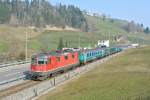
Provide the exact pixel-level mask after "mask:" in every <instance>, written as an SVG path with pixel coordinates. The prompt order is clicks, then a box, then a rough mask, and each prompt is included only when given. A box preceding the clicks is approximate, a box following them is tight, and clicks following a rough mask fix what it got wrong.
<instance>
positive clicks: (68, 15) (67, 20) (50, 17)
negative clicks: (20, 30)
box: [0, 0, 88, 31]
mask: <svg viewBox="0 0 150 100" xmlns="http://www.w3.org/2000/svg"><path fill="white" fill-rule="evenodd" d="M0 12H1V13H0V23H1V24H9V25H13V26H17V25H32V26H36V27H45V26H46V25H52V26H58V27H62V28H65V27H66V26H71V27H74V28H79V29H81V30H83V31H88V23H87V21H86V18H85V17H84V15H83V13H82V11H81V10H80V9H79V8H78V7H75V6H73V5H68V6H66V5H62V4H61V3H60V4H57V5H56V6H53V5H51V3H50V2H48V1H47V0H0Z"/></svg>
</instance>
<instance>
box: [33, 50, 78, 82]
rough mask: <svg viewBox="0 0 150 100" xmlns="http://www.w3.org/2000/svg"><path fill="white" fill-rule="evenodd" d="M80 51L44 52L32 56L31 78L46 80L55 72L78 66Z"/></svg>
mask: <svg viewBox="0 0 150 100" xmlns="http://www.w3.org/2000/svg"><path fill="white" fill-rule="evenodd" d="M78 57H79V55H78V52H61V53H42V54H38V55H34V56H32V61H31V78H32V79H33V80H44V79H46V78H47V77H49V76H51V75H52V74H53V73H56V72H58V71H62V70H65V69H68V68H71V67H74V66H78V65H79V64H80V63H79V59H78Z"/></svg>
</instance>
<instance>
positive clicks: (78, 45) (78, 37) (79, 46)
mask: <svg viewBox="0 0 150 100" xmlns="http://www.w3.org/2000/svg"><path fill="white" fill-rule="evenodd" d="M78 47H79V48H80V33H79V36H78Z"/></svg>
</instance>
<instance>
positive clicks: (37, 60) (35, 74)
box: [31, 54, 48, 79]
mask: <svg viewBox="0 0 150 100" xmlns="http://www.w3.org/2000/svg"><path fill="white" fill-rule="evenodd" d="M47 64H48V56H47V55H46V54H40V55H34V56H32V58H31V78H32V79H39V78H40V77H41V78H45V77H44V76H46V74H47V67H48V65H47Z"/></svg>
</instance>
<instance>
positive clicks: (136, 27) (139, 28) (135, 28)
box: [123, 21, 150, 34]
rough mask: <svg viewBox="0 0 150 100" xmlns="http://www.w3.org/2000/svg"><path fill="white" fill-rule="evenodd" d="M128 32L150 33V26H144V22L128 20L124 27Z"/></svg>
mask: <svg viewBox="0 0 150 100" xmlns="http://www.w3.org/2000/svg"><path fill="white" fill-rule="evenodd" d="M123 28H124V29H125V30H126V31H127V32H132V33H133V32H144V33H145V34H149V33H150V29H149V27H146V28H145V27H144V25H143V24H139V23H135V22H134V21H131V22H128V24H127V25H125V26H124V27H123Z"/></svg>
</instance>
